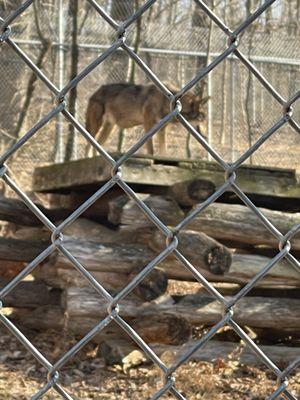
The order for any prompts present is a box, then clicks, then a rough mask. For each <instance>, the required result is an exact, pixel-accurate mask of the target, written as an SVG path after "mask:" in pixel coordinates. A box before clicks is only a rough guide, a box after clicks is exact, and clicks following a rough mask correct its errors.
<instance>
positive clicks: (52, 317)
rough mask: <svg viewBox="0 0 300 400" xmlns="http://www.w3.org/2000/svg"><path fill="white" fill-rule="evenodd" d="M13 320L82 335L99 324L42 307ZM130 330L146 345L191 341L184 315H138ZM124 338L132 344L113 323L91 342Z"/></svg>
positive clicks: (59, 310) (16, 314)
mask: <svg viewBox="0 0 300 400" xmlns="http://www.w3.org/2000/svg"><path fill="white" fill-rule="evenodd" d="M13 319H15V320H18V321H19V323H20V325H21V326H25V327H26V328H30V329H35V330H44V329H51V328H52V329H58V330H61V329H62V328H63V327H65V328H66V329H67V330H68V332H70V333H71V334H74V335H76V336H77V335H80V336H83V335H85V334H86V333H88V331H89V330H90V329H92V328H93V327H94V326H95V325H97V324H98V323H99V320H96V319H95V318H90V317H88V316H87V317H84V318H82V319H81V320H80V319H78V318H75V319H73V318H72V317H71V316H70V315H68V313H66V314H65V315H64V314H63V311H62V309H61V308H60V307H59V306H55V305H54V306H42V307H38V308H36V309H34V310H32V311H30V312H27V313H25V315H24V316H23V315H22V314H18V313H15V314H14V317H13ZM129 322H130V325H131V326H132V328H133V329H134V330H135V331H136V332H137V333H138V334H139V335H140V336H141V337H142V339H143V340H145V341H146V342H147V343H157V342H159V343H162V344H173V345H179V344H183V343H186V342H187V341H188V340H189V339H190V338H191V332H192V329H191V325H190V323H189V322H188V321H187V319H186V318H184V317H183V316H176V315H174V314H168V313H162V314H160V315H152V316H150V317H149V316H143V315H141V316H138V317H137V318H135V319H131V320H130V321H129ZM122 338H126V339H128V340H129V341H132V339H130V337H129V336H128V334H127V333H126V332H125V331H124V330H123V329H122V328H120V327H119V325H117V324H116V323H115V322H112V323H110V324H109V325H108V326H107V327H106V328H105V329H104V330H103V331H101V332H100V333H99V334H98V335H97V336H96V337H95V338H94V340H93V341H94V342H96V343H102V342H103V341H106V340H111V339H122Z"/></svg>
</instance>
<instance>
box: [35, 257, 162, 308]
mask: <svg viewBox="0 0 300 400" xmlns="http://www.w3.org/2000/svg"><path fill="white" fill-rule="evenodd" d="M112 270H114V269H112ZM139 271H140V268H136V269H134V270H132V271H131V273H129V274H127V273H120V272H106V271H100V272H99V271H98V272H97V273H95V272H93V271H92V272H91V275H92V276H93V277H94V278H95V279H96V280H97V281H98V282H99V283H100V284H101V285H102V286H103V287H104V288H105V289H106V290H108V291H109V292H111V293H112V294H113V293H115V292H116V291H119V290H121V289H123V288H124V287H125V286H126V285H127V284H129V282H131V281H132V279H133V278H134V277H135V276H136V275H137V274H138V273H139ZM33 275H34V277H35V278H36V279H38V280H41V281H44V282H45V283H46V284H47V285H49V286H51V287H55V288H61V289H63V288H65V287H66V286H77V287H85V286H88V285H89V282H88V280H87V279H86V278H84V277H83V276H82V275H81V274H80V273H79V272H78V271H77V270H76V269H75V268H68V269H64V268H56V267H55V266H46V265H44V266H40V267H37V268H36V269H35V270H34V271H33ZM167 286H168V278H167V274H166V273H165V272H164V271H163V270H162V269H159V268H154V269H153V270H152V271H151V272H150V274H149V275H147V276H146V277H145V278H144V279H143V281H142V282H141V283H139V284H138V285H137V286H136V287H135V288H134V289H133V291H132V293H133V294H135V295H136V296H137V297H138V298H140V299H141V300H143V301H151V300H154V299H156V298H157V297H159V296H162V295H163V294H164V293H165V292H166V290H167Z"/></svg>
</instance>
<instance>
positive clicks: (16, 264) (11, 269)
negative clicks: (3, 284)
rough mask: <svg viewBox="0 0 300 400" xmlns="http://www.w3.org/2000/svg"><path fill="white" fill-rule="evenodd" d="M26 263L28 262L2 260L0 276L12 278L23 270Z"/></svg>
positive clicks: (0, 261) (0, 262)
mask: <svg viewBox="0 0 300 400" xmlns="http://www.w3.org/2000/svg"><path fill="white" fill-rule="evenodd" d="M25 265H26V263H24V262H22V261H8V260H0V278H1V279H4V280H11V279H12V278H14V277H15V276H16V275H18V273H19V272H21V271H22V269H23V268H24V267H25Z"/></svg>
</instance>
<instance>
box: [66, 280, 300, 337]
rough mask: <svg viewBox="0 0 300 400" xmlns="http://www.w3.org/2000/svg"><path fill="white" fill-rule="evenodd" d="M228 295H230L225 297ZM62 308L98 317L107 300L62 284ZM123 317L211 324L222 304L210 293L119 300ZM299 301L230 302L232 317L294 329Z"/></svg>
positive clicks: (246, 322)
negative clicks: (152, 300) (157, 299)
mask: <svg viewBox="0 0 300 400" xmlns="http://www.w3.org/2000/svg"><path fill="white" fill-rule="evenodd" d="M228 299H230V298H228ZM64 305H65V309H66V311H67V313H68V315H69V317H70V320H72V319H73V318H80V319H82V318H92V319H95V320H97V321H98V320H99V318H104V317H105V316H106V315H107V304H106V303H105V302H104V301H103V299H101V297H99V295H98V294H96V293H95V292H94V291H93V290H91V289H90V288H74V287H73V288H72V287H69V288H66V290H65V299H64ZM119 306H120V315H122V316H123V318H125V319H126V318H129V319H135V318H140V317H141V316H144V317H151V316H152V315H157V314H160V313H168V314H172V315H177V316H183V317H184V318H186V319H187V320H188V321H189V322H190V323H191V324H192V325H194V326H199V325H213V324H216V323H217V322H219V321H220V319H221V318H222V315H223V311H224V307H222V305H221V304H220V303H219V302H218V301H216V300H215V299H213V298H211V297H204V296H202V295H187V296H182V297H181V298H176V301H173V303H172V302H171V301H170V299H168V300H167V301H165V302H163V301H161V302H159V303H144V304H141V303H136V302H133V301H131V300H123V301H122V302H121V303H120V304H119ZM299 315H300V301H299V300H298V299H284V298H265V297H244V298H242V299H241V300H240V301H238V302H237V304H236V305H235V306H234V321H235V322H237V323H238V324H240V325H246V326H250V327H262V328H275V329H280V328H282V329H298V327H299Z"/></svg>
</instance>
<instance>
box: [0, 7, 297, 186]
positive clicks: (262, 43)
mask: <svg viewBox="0 0 300 400" xmlns="http://www.w3.org/2000/svg"><path fill="white" fill-rule="evenodd" d="M249 4H250V3H249ZM255 4H257V5H258V4H259V2H254V3H253V6H254V5H255ZM139 5H141V4H140V3H139V2H138V1H133V0H131V1H128V2H120V1H117V0H115V1H102V2H101V6H102V7H103V9H104V10H105V11H106V12H108V13H110V15H111V16H112V17H113V18H114V19H116V20H122V19H125V18H126V17H128V15H130V13H131V12H132V11H133V10H134V9H135V8H137V7H138V6H139ZM212 5H214V9H215V12H216V14H217V15H218V16H219V17H220V18H222V19H223V20H225V21H226V22H228V23H229V24H230V26H237V25H238V24H239V23H240V21H242V20H243V18H245V17H246V15H247V12H249V11H251V10H250V9H249V10H248V11H247V3H246V2H245V4H241V3H240V2H236V1H235V0H230V1H225V2H222V1H221V2H214V3H212ZM10 7H12V8H13V3H12V4H10ZM249 7H250V6H249ZM298 8H299V5H297V2H296V1H294V2H293V1H292V2H288V4H287V3H286V2H284V1H283V0H280V1H277V2H275V3H274V4H273V5H272V6H271V8H270V12H269V11H268V14H266V13H264V14H262V15H261V16H259V18H258V19H257V20H256V21H255V23H254V24H253V25H251V27H249V29H247V31H245V32H243V38H242V41H241V43H240V48H241V50H242V51H243V53H244V54H245V55H246V56H247V58H249V59H250V60H251V61H252V62H253V64H254V65H255V67H257V68H258V69H259V70H260V71H261V73H263V74H264V76H266V78H267V79H268V81H269V82H270V83H271V84H272V85H275V86H276V88H277V90H278V91H279V93H281V94H282V95H283V96H286V97H289V96H291V95H292V93H295V91H296V88H297V87H298V86H299V79H300V78H299V77H300V73H299V72H300V48H299V46H300V45H299V43H300V41H299V30H300V28H299V18H298V14H299V10H298ZM72 11H73V10H72V4H71V3H70V4H69V3H66V2H62V1H60V0H56V1H54V0H53V1H51V2H49V3H47V4H43V6H42V7H40V9H38V10H36V14H37V16H35V11H34V9H33V8H29V9H27V10H26V11H25V12H24V13H23V14H22V18H21V19H20V21H18V26H17V28H16V29H15V30H14V32H13V38H14V39H15V40H16V43H18V45H19V46H20V47H21V48H22V49H24V51H25V52H26V53H27V54H29V55H30V57H31V58H32V59H33V60H34V61H35V62H38V61H39V60H40V57H41V54H42V52H43V40H48V41H49V43H50V47H49V49H48V51H47V52H46V54H45V57H44V58H43V60H42V63H41V66H42V69H43V71H45V73H46V74H47V76H49V77H51V79H52V81H53V82H55V84H56V85H57V86H61V85H63V84H64V83H66V82H67V81H68V80H69V78H70V75H71V72H70V71H71V64H72V59H73V53H72V34H73V32H72V23H73V14H72ZM5 12H7V11H4V13H5ZM39 26H40V29H38V27H39ZM138 29H139V34H138V33H137V30H138ZM113 35H114V33H113V30H112V28H111V27H110V26H108V25H107V23H106V22H105V21H101V20H100V21H99V20H98V18H97V13H96V12H95V10H94V9H93V7H92V6H91V5H90V4H89V3H87V4H85V5H84V6H83V7H80V8H79V11H78V19H77V39H76V46H78V60H77V61H76V64H77V67H78V70H79V71H80V70H81V69H82V68H83V67H84V65H86V63H88V62H89V61H91V60H93V59H94V58H95V57H96V56H97V55H98V54H99V53H101V52H102V51H103V50H105V49H107V48H108V47H109V46H110V43H111V39H112V37H113ZM137 35H138V38H137ZM126 43H128V45H129V46H131V47H132V48H135V47H136V48H137V49H138V53H139V57H140V58H141V59H142V60H143V61H144V62H146V63H147V65H149V66H150V68H151V69H152V71H153V72H154V73H155V74H157V75H158V76H159V77H160V79H161V80H163V81H170V82H172V83H173V84H176V85H177V86H178V87H182V86H183V85H184V84H185V83H186V82H188V81H189V80H190V79H191V78H192V77H193V76H194V75H195V72H196V71H197V70H198V69H199V68H200V67H201V66H202V67H203V66H204V65H206V63H207V62H208V61H209V60H210V61H212V60H214V59H216V57H218V56H219V55H220V54H221V53H222V51H224V49H225V48H226V46H227V37H226V34H225V33H224V32H222V31H221V30H219V29H217V28H216V27H215V25H214V24H210V20H209V18H207V17H206V15H205V13H204V12H203V10H201V9H199V7H197V5H196V4H195V3H194V2H193V1H192V0H188V1H183V0H176V1H174V0H172V1H171V0H170V1H167V2H164V1H160V2H156V3H155V4H153V6H152V7H151V9H149V10H148V11H147V12H146V13H145V14H144V15H143V16H142V18H141V24H140V26H139V28H137V24H134V25H132V26H130V27H129V29H128V32H127V39H126ZM3 51H4V52H7V54H6V55H5V58H4V57H3V58H2V60H1V63H0V71H1V73H2V74H4V75H5V76H7V77H9V78H10V79H5V80H3V81H2V82H1V88H0V89H1V99H2V101H1V103H0V112H1V115H2V118H1V125H0V130H1V133H2V135H1V143H0V145H1V146H2V148H3V147H5V146H7V145H8V144H11V140H14V137H15V136H17V137H20V136H22V135H23V134H24V132H26V129H27V128H28V127H29V126H31V125H32V124H33V123H34V122H36V121H37V120H38V119H39V117H40V115H41V114H42V113H43V112H44V110H45V109H49V108H50V107H51V106H52V105H53V101H54V99H53V96H51V95H50V94H48V93H45V92H44V91H43V90H42V87H41V86H40V84H39V82H36V84H35V85H34V89H32V91H31V94H28V78H29V76H30V74H31V72H30V70H28V68H27V67H26V65H25V64H22V63H20V61H19V60H18V59H17V58H16V55H15V54H14V52H13V51H11V50H10V49H5V50H3ZM73 61H74V60H73ZM24 68H25V71H26V73H24ZM132 69H133V64H132V62H131V59H130V57H129V56H128V54H126V53H124V52H122V51H118V52H116V53H115V54H114V55H113V56H112V57H111V58H110V60H109V61H108V62H104V63H103V64H101V66H100V67H99V68H98V69H97V70H95V71H93V72H92V73H91V74H90V75H89V76H88V77H87V78H86V80H85V82H84V84H81V85H79V86H78V89H77V90H78V95H77V102H76V110H77V115H76V117H77V118H78V120H79V121H80V122H81V123H82V124H84V120H85V109H86V106H87V101H88V98H89V96H90V95H91V93H92V91H93V90H94V88H95V87H99V86H100V85H101V84H103V83H112V82H123V81H128V80H129V78H130V77H131V78H132V79H134V81H135V82H136V83H145V82H146V81H147V77H146V76H145V75H144V74H143V72H141V71H140V70H139V69H138V68H134V72H133V71H132ZM283 74H284V76H285V79H284V80H283V79H281V77H282V76H283ZM205 83H206V88H205V90H206V91H208V92H209V94H210V96H211V100H210V102H209V104H208V133H207V135H208V141H209V143H210V145H212V146H214V148H215V149H216V150H218V151H219V153H220V154H221V155H222V157H224V159H226V160H227V161H234V160H235V159H237V158H238V157H239V155H241V154H242V153H243V152H244V151H245V150H246V148H247V147H249V145H251V144H252V143H253V142H254V141H255V140H257V138H258V137H259V135H260V133H261V132H262V131H264V130H266V129H268V128H269V127H270V126H271V125H272V124H273V123H274V121H275V116H276V111H278V105H277V103H276V101H274V100H273V98H272V96H270V95H269V94H268V92H266V91H265V90H264V88H263V86H262V85H261V83H260V82H259V81H258V80H257V79H255V78H253V77H252V75H251V74H249V71H248V69H247V68H246V67H245V66H244V65H243V64H242V63H240V62H239V61H238V60H237V59H236V57H235V56H234V55H231V56H229V57H228V58H227V59H226V61H224V62H223V63H222V64H220V65H219V66H217V67H216V68H215V69H214V71H213V72H212V74H211V76H209V77H208V78H207V79H206V80H205ZM197 89H198V88H197V85H196V87H195V90H197ZM25 95H28V96H29V99H30V100H29V101H28V103H29V105H28V107H27V112H26V113H25V116H24V119H23V123H21V124H20V123H18V121H19V118H18V114H17V113H15V114H14V116H13V117H12V116H11V114H10V112H9V109H10V107H13V108H14V109H16V110H18V111H21V110H23V111H24V108H26V104H25V102H26V100H25ZM26 98H27V97H26ZM7 104H9V105H10V107H7V106H6V105H7ZM294 115H295V119H296V120H298V121H299V119H300V110H299V107H295V110H294ZM19 122H20V121H19ZM68 131H69V128H68V126H67V124H66V123H64V122H63V121H62V120H61V119H60V120H58V121H57V122H56V123H55V122H53V124H52V125H51V127H48V128H47V130H45V132H44V135H43V139H44V140H45V143H47V151H45V146H43V144H42V143H41V140H39V141H35V139H33V140H32V141H31V144H30V148H29V147H28V148H26V151H25V149H24V151H22V171H21V169H20V168H19V166H18V163H12V165H11V168H12V169H13V170H14V171H15V172H16V173H17V174H19V173H20V172H22V174H23V175H25V174H27V176H26V179H28V178H30V176H31V175H32V168H33V167H34V166H35V165H43V164H46V163H51V162H53V161H58V160H59V161H61V160H63V159H64V158H65V156H66V152H65V148H66V146H65V144H66V142H67V140H68V135H69V133H68ZM281 135H284V136H286V137H287V138H288V139H287V140H286V148H285V151H284V152H282V148H281V138H280V137H279V135H275V136H274V137H272V139H271V141H272V148H271V149H270V148H267V147H266V146H265V147H262V148H261V149H260V150H259V151H257V152H256V153H255V154H254V155H253V156H252V157H251V158H250V159H249V160H248V161H249V162H250V163H252V164H254V165H263V166H277V167H278V166H279V167H287V168H299V160H298V157H297V152H298V149H299V146H300V143H299V137H298V135H295V134H294V135H293V132H292V131H291V130H290V129H289V128H288V127H283V128H282V130H281ZM140 136H141V130H140V129H139V128H137V129H135V130H129V131H128V132H126V134H125V141H124V143H123V146H122V148H120V147H119V148H118V143H119V137H118V133H115V134H114V135H113V137H112V138H111V140H110V142H109V147H108V149H109V150H111V151H116V150H117V149H119V150H126V148H128V146H130V144H132V142H133V141H134V140H135V138H136V137H140ZM172 137H173V140H172V148H171V150H170V154H172V153H173V152H174V150H175V151H176V154H178V156H179V157H187V151H186V147H185V145H184V143H185V139H186V133H185V132H184V130H178V129H177V130H176V131H175V132H174V133H173V135H172ZM73 147H74V148H73V151H72V157H73V158H82V157H84V156H85V153H84V149H85V144H84V141H83V140H81V138H80V137H78V136H76V140H75V144H74V146H73ZM283 153H284V154H283ZM20 156H21V155H19V157H20ZM189 156H191V157H192V158H201V159H203V158H205V157H206V154H205V153H203V152H202V151H201V149H199V146H197V143H196V142H195V141H194V140H193V139H192V141H191V143H190V154H189ZM19 160H20V158H19Z"/></svg>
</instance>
